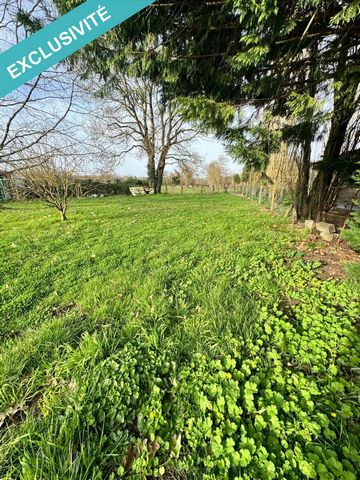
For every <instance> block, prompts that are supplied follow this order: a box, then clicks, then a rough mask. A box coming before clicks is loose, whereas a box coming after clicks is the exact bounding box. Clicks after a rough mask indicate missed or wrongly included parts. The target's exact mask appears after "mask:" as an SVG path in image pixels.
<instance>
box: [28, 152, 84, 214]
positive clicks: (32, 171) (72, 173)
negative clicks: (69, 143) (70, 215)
mask: <svg viewBox="0 0 360 480" xmlns="http://www.w3.org/2000/svg"><path fill="white" fill-rule="evenodd" d="M21 175H22V177H23V181H24V192H25V195H26V196H27V197H30V198H38V199H40V200H41V201H42V202H44V203H45V204H46V205H48V206H49V207H52V208H54V209H55V210H56V211H57V212H58V213H59V214H60V219H61V221H65V220H66V219H67V216H66V215H67V211H68V209H69V207H70V206H71V205H73V204H74V203H75V202H76V201H77V200H78V199H79V198H81V197H83V196H84V194H85V191H84V188H83V186H82V182H81V178H80V177H79V162H78V161H75V159H74V157H66V156H63V157H61V158H53V157H51V158H46V159H43V160H42V162H41V164H40V165H39V166H37V167H33V168H29V169H27V170H23V171H22V173H21ZM86 193H88V192H86Z"/></svg>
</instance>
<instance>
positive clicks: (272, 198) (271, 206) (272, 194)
mask: <svg viewBox="0 0 360 480" xmlns="http://www.w3.org/2000/svg"><path fill="white" fill-rule="evenodd" d="M275 200H276V186H275V183H274V184H273V186H272V190H271V203H270V212H273V211H274V210H275Z"/></svg>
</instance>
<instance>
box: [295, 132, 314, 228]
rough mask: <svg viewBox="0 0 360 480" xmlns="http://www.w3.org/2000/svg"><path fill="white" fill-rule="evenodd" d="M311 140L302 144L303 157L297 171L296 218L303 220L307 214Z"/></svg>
mask: <svg viewBox="0 0 360 480" xmlns="http://www.w3.org/2000/svg"><path fill="white" fill-rule="evenodd" d="M311 142H312V139H311V138H309V139H308V140H306V142H305V143H304V146H303V158H302V164H301V168H300V172H299V182H298V189H297V205H296V213H297V218H299V219H302V220H305V219H306V218H308V216H309V182H310V162H311Z"/></svg>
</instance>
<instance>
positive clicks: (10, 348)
mask: <svg viewBox="0 0 360 480" xmlns="http://www.w3.org/2000/svg"><path fill="white" fill-rule="evenodd" d="M0 222H1V223H0V300H1V305H0V339H1V343H0V444H1V446H0V478H2V479H8V480H9V479H17V478H21V479H23V480H30V479H39V480H45V479H58V480H69V479H80V478H81V479H105V478H112V479H115V478H123V476H124V475H125V476H124V478H128V477H129V476H131V478H153V477H162V476H163V475H164V478H179V479H181V478H194V479H195V478H204V480H205V479H214V478H219V479H220V478H229V479H232V478H234V479H235V478H241V479H252V478H264V479H271V478H279V479H280V478H286V479H287V478H289V479H292V478H294V479H295V478H320V479H322V480H326V479H331V478H341V479H343V480H352V479H355V478H356V475H357V473H358V472H359V471H360V470H359V469H360V466H359V459H360V457H359V454H358V453H357V449H358V448H359V446H358V443H357V439H356V437H357V435H358V433H359V432H358V430H357V418H358V415H359V402H358V400H359V388H358V373H359V370H358V367H359V358H360V353H359V336H358V332H357V329H356V321H357V319H358V316H359V285H358V283H356V282H355V281H352V280H350V279H349V280H347V281H342V282H340V281H336V280H328V281H322V280H320V279H319V278H318V277H317V269H318V268H319V265H316V264H309V263H307V262H305V261H304V260H303V258H302V256H301V254H300V253H299V252H297V251H296V242H297V241H299V240H300V239H301V238H303V237H304V235H305V233H304V232H302V231H299V230H295V229H292V228H291V227H290V226H289V225H288V222H287V221H286V220H284V219H282V218H279V217H274V216H271V215H269V214H267V213H265V212H261V211H259V210H258V209H257V207H256V205H254V204H253V203H251V202H249V201H247V200H245V199H241V198H239V197H235V196H232V195H185V194H184V195H179V196H166V195H164V196H159V197H141V198H105V199H91V200H82V201H80V202H79V203H77V204H76V205H75V206H74V207H73V209H72V210H70V211H69V220H68V222H66V223H59V222H58V219H57V215H56V214H55V213H54V212H53V211H51V210H49V209H47V208H46V207H44V206H42V205H41V204H38V203H36V202H30V203H26V204H20V203H13V204H10V203H8V204H7V205H6V208H5V209H3V210H1V211H0ZM217 362H220V363H217ZM219 365H220V366H219ZM171 372H173V373H171ZM115 379H116V381H115ZM224 379H227V380H226V382H228V383H226V384H224V381H225V380H224ZM234 379H235V380H236V381H235V380H234ZM284 379H285V383H284V381H283V380H284ZM229 382H230V383H229ZM231 382H232V383H231ZM154 385H158V389H159V392H158V390H157V389H155V391H154ZM220 385H221V388H220ZM207 390H209V393H208V394H207V396H206V398H205V399H204V398H203V397H204V392H206V391H207ZM220 390H221V391H222V392H223V393H221V391H220ZM216 392H217V393H216ZM226 392H227V393H226ZM269 392H270V393H269ZM280 397H281V398H282V400H281V401H280ZM222 398H224V400H219V399H222ZM115 399H117V400H116V401H115ZM211 399H212V400H211ZM230 399H232V400H231V402H232V403H231V402H230ZM207 402H208V403H207ZM219 402H220V403H219ZM222 402H224V406H223V405H222ZM234 402H235V403H234ZM284 402H285V403H284ZM230 403H231V405H232V404H234V405H235V404H236V405H237V407H236V408H240V406H241V410H242V412H243V413H242V414H241V415H240V414H239V412H238V413H236V414H235V413H231V412H234V408H235V407H231V408H230ZM220 404H221V405H220ZM214 405H217V407H216V408H214ZM226 405H227V406H226ZM273 407H275V409H274V408H273ZM275 410H276V411H275ZM239 411H240V410H239ZM319 415H322V416H320V417H319ZM260 417H261V419H260ZM140 418H143V419H145V420H146V421H145V420H144V421H142V423H141V422H140ZM207 418H209V420H206V419H207ZM262 421H263V422H264V423H265V426H262V427H261V428H260V426H261V422H262ZM139 422H140V423H139ZM201 422H202V423H201ZM206 422H208V423H206ZM226 422H230V423H229V424H226ZM254 422H255V423H254ZM256 422H257V423H256ZM225 424H226V425H227V426H226V425H225ZM232 424H234V425H235V426H236V428H235V427H232V426H231V425H232ZM65 425H66V426H65ZM135 425H136V427H135ZM266 425H268V426H266ZM234 428H235V430H234V431H233V429H234ZM209 429H210V430H209ZM225 430H226V433H224V432H225ZM206 432H208V433H206ZM209 432H210V433H209ZM221 432H222V433H221ZM244 432H247V433H246V434H245V433H244ZM256 432H257V433H256ZM264 432H266V434H265V433H264ZM219 438H220V440H219ZM245 438H249V442H250V440H251V442H250V443H251V445H250V443H249V444H248V443H247V441H245ZM179 439H181V441H180V440H179ZM214 439H218V440H216V442H215V444H214ZM227 439H231V441H228V440H227ZM277 439H284V440H281V442H283V441H285V443H286V445H285V444H281V447H279V445H280V444H277V443H276V442H278V440H277ZM219 442H220V443H219ZM232 442H234V446H232ZM155 443H156V445H158V446H156V448H155V447H153V446H152V447H151V448H153V451H152V450H151V448H150V446H151V445H155ZM180 444H181V445H180ZM139 445H141V447H140V446H139ZM219 445H220V446H219ZM274 445H275V446H274ZM180 447H181V449H180ZM220 447H221V448H220ZM315 447H316V448H320V451H318V450H316V448H315ZM131 449H133V450H134V449H135V450H136V453H134V452H133V450H131ZM263 449H265V450H266V452H267V454H266V455H265V454H264V452H263ZM282 451H286V452H290V453H289V454H288V455H287V456H286V457H284V456H283V454H282V453H281V452H282ZM236 452H240V454H239V453H237V454H236ZM259 452H261V454H260V453H259ZM299 452H300V453H299ZM349 452H350V453H349ZM239 455H240V457H239ZM264 455H265V456H264ZM229 459H230V460H229ZM336 462H337V463H336ZM319 465H321V466H320V467H319ZM129 478H130V477H129Z"/></svg>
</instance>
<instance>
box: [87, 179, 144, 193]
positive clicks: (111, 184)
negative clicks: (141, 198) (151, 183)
mask: <svg viewBox="0 0 360 480" xmlns="http://www.w3.org/2000/svg"><path fill="white" fill-rule="evenodd" d="M147 183H148V182H146V181H144V180H141V179H139V178H136V177H134V178H127V179H125V180H123V179H119V178H118V179H115V181H102V180H96V179H93V178H88V179H86V180H84V181H82V182H81V184H82V186H83V188H84V191H85V192H89V194H93V195H105V196H108V195H130V187H136V186H146V185H147Z"/></svg>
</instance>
